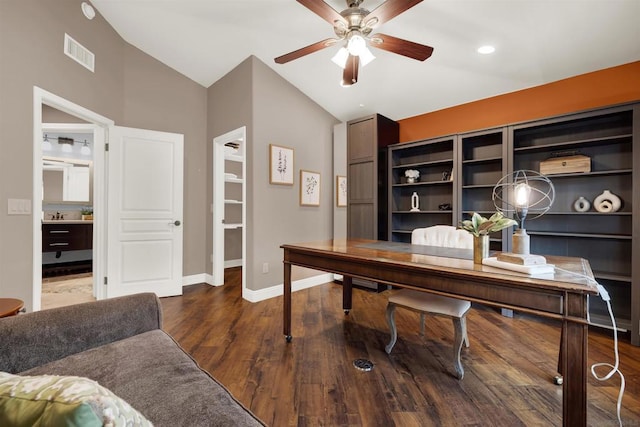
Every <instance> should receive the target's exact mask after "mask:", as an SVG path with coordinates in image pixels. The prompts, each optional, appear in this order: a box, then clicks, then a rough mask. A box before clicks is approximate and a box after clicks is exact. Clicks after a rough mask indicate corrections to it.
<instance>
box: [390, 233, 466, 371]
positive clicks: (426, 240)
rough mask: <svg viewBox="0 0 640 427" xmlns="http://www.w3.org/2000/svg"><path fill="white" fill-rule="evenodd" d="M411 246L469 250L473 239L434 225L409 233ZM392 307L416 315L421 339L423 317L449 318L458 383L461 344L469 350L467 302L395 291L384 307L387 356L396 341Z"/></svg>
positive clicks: (439, 296)
mask: <svg viewBox="0 0 640 427" xmlns="http://www.w3.org/2000/svg"><path fill="white" fill-rule="evenodd" d="M411 243H412V244H414V245H427V246H440V247H447V248H460V249H473V236H472V235H471V234H470V233H469V232H467V231H465V230H459V229H456V228H455V227H452V226H450V225H435V226H432V227H427V228H417V229H415V230H413V232H412V233H411ZM396 307H403V308H408V309H411V310H414V311H417V312H419V313H420V334H421V335H424V318H425V313H432V314H435V315H440V316H447V317H450V318H451V320H452V321H453V327H454V344H453V365H454V368H455V371H456V376H457V377H458V379H462V378H463V377H464V368H463V367H462V362H461V361H460V351H461V350H462V343H463V342H464V343H465V344H466V346H467V347H469V338H468V337H467V320H466V315H467V312H468V311H469V309H470V308H471V303H470V302H469V301H464V300H460V299H456V298H449V297H444V296H441V295H435V294H430V293H426V292H420V291H414V290H411V289H402V290H398V291H395V292H394V293H393V294H392V295H391V296H390V297H389V302H388V304H387V322H388V323H389V328H390V329H391V341H390V342H389V344H387V346H386V347H385V350H386V352H387V354H391V350H392V349H393V346H394V345H395V343H396V340H397V339H398V332H397V329H396V324H395V318H394V314H395V309H396Z"/></svg>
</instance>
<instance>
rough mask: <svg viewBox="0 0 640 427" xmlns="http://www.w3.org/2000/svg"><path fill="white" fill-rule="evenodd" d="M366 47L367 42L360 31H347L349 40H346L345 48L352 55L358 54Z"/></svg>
mask: <svg viewBox="0 0 640 427" xmlns="http://www.w3.org/2000/svg"><path fill="white" fill-rule="evenodd" d="M366 48H367V42H366V41H365V40H364V37H362V35H360V31H352V32H351V33H349V41H348V42H347V50H348V51H349V53H350V54H351V55H353V56H360V54H361V53H362V52H363V51H364V50H365V49H366Z"/></svg>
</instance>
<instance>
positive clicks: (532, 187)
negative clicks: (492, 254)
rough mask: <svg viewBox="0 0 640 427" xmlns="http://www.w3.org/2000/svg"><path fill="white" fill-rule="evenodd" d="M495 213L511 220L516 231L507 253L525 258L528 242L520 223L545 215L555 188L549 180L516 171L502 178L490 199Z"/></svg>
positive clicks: (533, 172)
mask: <svg viewBox="0 0 640 427" xmlns="http://www.w3.org/2000/svg"><path fill="white" fill-rule="evenodd" d="M491 198H492V200H493V204H494V206H495V207H496V210H497V211H498V212H502V213H503V214H504V215H505V216H512V217H513V219H515V220H516V221H517V222H518V229H517V230H516V231H515V233H514V234H513V237H512V239H513V240H512V248H511V252H513V253H516V254H523V255H528V254H529V253H530V239H529V235H528V234H527V230H526V229H525V225H524V220H525V219H526V218H528V219H529V220H532V219H536V218H539V217H541V216H542V215H544V214H545V213H547V212H548V211H549V209H550V208H551V205H553V201H554V199H555V188H554V186H553V183H552V182H551V180H550V179H549V178H547V177H546V176H544V175H542V174H540V173H539V172H536V171H532V170H517V171H514V172H513V173H510V174H507V175H505V176H503V177H502V178H501V179H500V181H498V183H497V184H496V185H495V186H494V187H493V194H492V195H491Z"/></svg>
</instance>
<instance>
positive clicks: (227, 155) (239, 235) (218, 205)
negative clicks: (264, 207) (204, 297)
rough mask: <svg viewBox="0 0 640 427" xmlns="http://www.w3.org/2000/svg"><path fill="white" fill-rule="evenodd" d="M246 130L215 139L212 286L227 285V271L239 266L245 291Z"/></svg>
mask: <svg viewBox="0 0 640 427" xmlns="http://www.w3.org/2000/svg"><path fill="white" fill-rule="evenodd" d="M246 154H247V130H246V127H245V126H243V127H241V128H238V129H235V130H232V131H230V132H227V133H225V134H224V135H220V136H217V137H215V138H214V139H213V236H212V237H213V254H212V257H211V258H212V262H213V285H214V286H221V285H223V284H224V273H225V268H231V267H240V270H241V271H240V274H241V276H242V279H241V284H242V294H243V297H244V294H245V291H246V274H245V273H246V259H247V253H246V246H247V245H246V238H247V237H246V236H247V221H246V212H247V206H246V201H247V183H246V179H247V175H246V173H247V165H246Z"/></svg>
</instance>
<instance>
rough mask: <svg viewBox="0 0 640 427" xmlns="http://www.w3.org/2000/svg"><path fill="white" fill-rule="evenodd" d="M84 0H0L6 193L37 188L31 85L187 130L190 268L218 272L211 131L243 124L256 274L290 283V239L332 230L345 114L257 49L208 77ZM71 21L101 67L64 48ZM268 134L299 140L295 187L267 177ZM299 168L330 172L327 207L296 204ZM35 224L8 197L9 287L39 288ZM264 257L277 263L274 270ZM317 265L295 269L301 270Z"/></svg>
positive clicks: (5, 255) (24, 193) (0, 193)
mask: <svg viewBox="0 0 640 427" xmlns="http://www.w3.org/2000/svg"><path fill="white" fill-rule="evenodd" d="M81 3H82V1H81V0H56V1H50V0H0V150H2V152H3V153H4V155H3V156H1V157H0V182H1V183H2V185H1V186H0V201H1V202H2V204H3V205H5V206H6V203H7V202H6V201H7V199H9V198H17V199H32V196H33V194H32V192H33V147H32V144H33V143H32V141H33V86H39V87H41V88H43V89H45V90H47V91H49V92H51V93H54V94H56V95H59V96H61V97H63V98H66V99H68V100H69V101H71V102H74V103H76V104H78V105H81V106H83V107H85V108H87V109H89V110H92V111H94V112H96V113H98V114H100V115H102V116H105V117H108V118H110V119H112V120H114V121H115V122H116V124H118V125H122V126H129V127H139V128H148V129H155V130H161V131H167V132H176V133H182V134H184V135H185V145H184V147H185V152H184V155H185V168H184V170H185V172H184V174H185V176H184V183H185V192H184V226H185V229H184V260H183V263H184V268H183V274H184V275H185V276H187V275H195V274H202V273H205V272H211V263H210V259H209V255H210V254H211V213H210V205H211V202H212V196H211V191H212V188H211V182H212V179H211V178H212V177H211V161H212V160H211V159H212V152H211V141H212V139H213V137H214V136H217V135H220V134H222V133H224V132H227V131H229V130H232V129H235V128H237V127H239V126H243V125H246V126H247V131H248V134H247V138H248V141H249V144H250V147H249V151H248V153H247V161H248V162H249V165H250V168H249V171H248V176H247V182H249V183H250V185H249V186H248V195H247V198H248V202H247V205H248V206H247V208H248V212H247V215H248V223H249V225H250V226H249V229H250V230H251V232H250V234H249V236H248V249H247V252H248V257H247V258H248V262H249V264H248V272H247V275H248V276H247V279H248V286H249V288H250V289H255V290H257V289H263V288H267V287H270V286H273V285H277V284H279V283H282V280H283V278H282V251H281V249H279V245H280V244H281V243H283V242H293V241H303V240H315V239H324V238H330V237H331V236H332V212H333V190H332V189H333V180H334V179H335V177H334V175H333V171H332V148H331V144H332V142H331V129H332V127H333V125H334V124H336V123H337V120H336V119H335V118H334V117H332V116H331V115H330V114H328V113H327V112H326V111H324V110H323V109H321V108H320V107H318V106H317V105H316V104H315V103H314V102H313V101H311V100H310V99H309V98H308V97H306V96H305V95H304V94H302V93H301V92H300V91H298V90H297V89H296V88H295V87H293V86H292V85H291V84H289V83H288V82H287V81H285V80H284V79H282V78H281V77H279V76H278V75H277V73H275V72H274V71H273V70H271V69H270V68H269V67H268V66H266V65H265V64H263V63H262V62H260V61H259V60H257V59H256V58H253V57H251V58H248V59H247V60H245V61H244V62H243V63H241V64H239V66H238V67H237V68H236V69H234V70H233V71H232V72H230V73H229V74H228V75H227V76H225V77H224V78H222V79H221V80H220V81H218V82H217V83H215V84H214V85H213V86H211V87H210V88H208V89H207V88H203V87H202V86H200V85H198V84H197V83H195V82H193V81H192V80H190V79H188V78H186V77H184V76H182V75H181V74H179V73H177V72H176V71H174V70H173V69H171V68H169V67H167V66H165V65H163V64H162V63H160V62H158V61H156V60H155V59H153V58H151V57H150V56H149V55H147V54H145V53H143V52H141V51H140V50H138V49H137V48H135V47H133V46H131V45H129V44H128V43H126V42H124V41H123V40H122V39H121V38H120V36H119V35H118V34H117V33H116V32H115V31H114V30H113V28H111V26H110V25H109V24H108V23H107V22H106V21H105V20H104V19H103V18H102V17H101V16H100V14H98V15H97V16H96V18H95V19H93V20H92V21H89V20H87V19H85V18H84V16H83V15H82V13H81V11H80V4H81ZM65 32H67V33H68V34H69V35H71V36H72V37H73V38H74V39H76V40H77V41H78V42H79V43H81V44H82V45H84V46H85V47H87V48H88V49H89V50H91V51H92V52H93V53H94V54H95V55H96V71H95V73H91V72H90V71H88V70H86V69H85V68H83V67H82V66H80V65H78V64H77V63H76V62H74V61H73V60H71V59H70V58H68V57H66V56H65V55H64V54H63V52H62V47H63V40H64V33H65ZM269 143H279V144H282V145H286V146H290V147H293V148H295V150H296V152H295V167H296V185H294V186H293V187H287V188H284V187H281V186H271V185H269V184H268V182H269V178H268V157H267V148H268V145H269ZM300 168H304V169H309V170H314V171H318V172H320V173H321V174H322V193H321V194H322V202H321V206H320V207H300V206H299V202H298V199H299V182H298V181H299V175H298V172H299V169H300ZM36 215H39V213H36ZM97 220H98V219H97ZM32 227H33V222H32V217H31V216H28V215H7V210H6V208H0V242H2V244H1V246H0V296H2V297H8V296H12V297H17V298H21V299H23V300H25V301H30V300H31V293H32V290H31V288H32V277H31V276H32V271H33V260H32V252H33V247H32V246H33V230H32ZM203 231H204V232H203ZM263 262H268V263H269V264H270V273H268V274H266V275H263V274H262V273H261V271H262V263H263ZM310 274H312V273H310V272H307V271H301V270H298V271H297V272H294V278H300V277H306V276H307V275H310ZM27 309H28V310H31V306H30V305H28V306H27Z"/></svg>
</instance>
